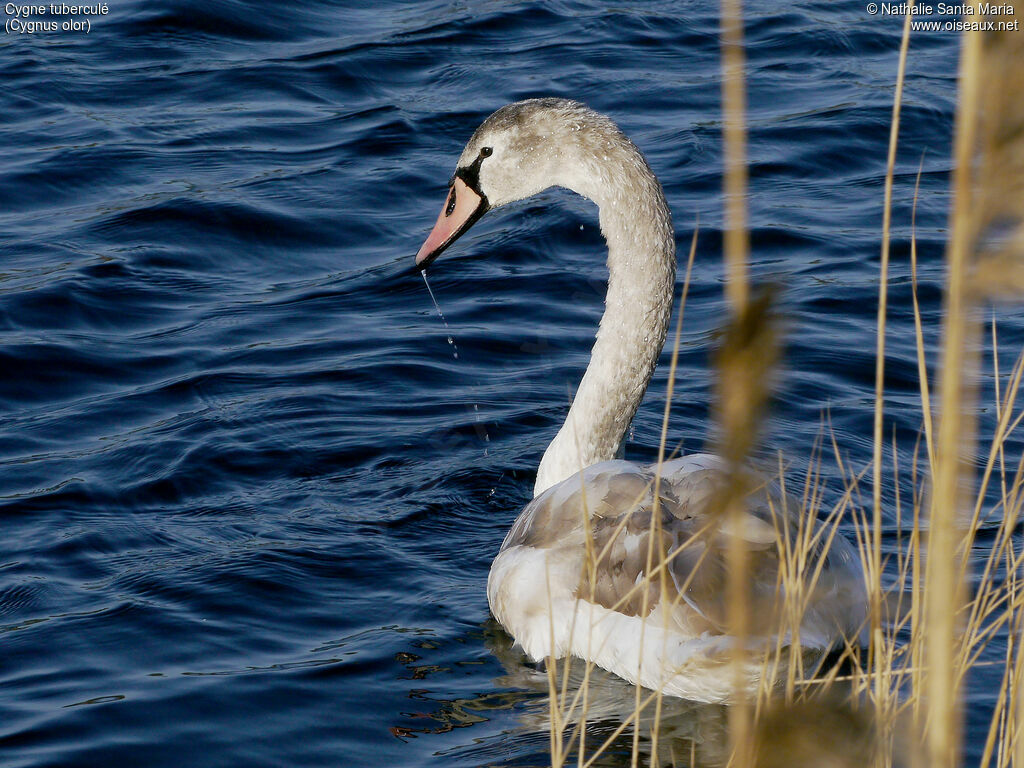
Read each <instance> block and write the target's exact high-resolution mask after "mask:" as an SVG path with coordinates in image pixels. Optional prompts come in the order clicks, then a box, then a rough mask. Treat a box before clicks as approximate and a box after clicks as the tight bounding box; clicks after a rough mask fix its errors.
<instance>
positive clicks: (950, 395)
mask: <svg viewBox="0 0 1024 768" xmlns="http://www.w3.org/2000/svg"><path fill="white" fill-rule="evenodd" d="M980 49H981V38H980V33H978V32H967V33H965V35H964V40H963V48H962V51H961V58H960V101H959V107H958V109H957V114H956V127H955V138H954V168H955V170H954V176H953V187H954V202H953V209H952V212H951V215H950V221H951V227H950V230H951V231H950V238H949V245H948V249H947V265H948V274H947V284H946V298H945V317H944V322H943V347H942V365H941V370H940V375H939V380H940V384H939V391H940V400H941V406H940V421H939V429H938V435H937V440H936V444H935V460H936V466H935V474H934V478H933V481H932V498H931V503H930V505H929V516H928V521H929V527H928V549H927V558H926V561H925V590H924V591H925V626H926V629H925V632H926V635H925V663H926V665H927V666H926V672H925V674H924V677H923V684H924V690H925V691H926V696H925V703H926V712H927V719H926V722H925V733H926V743H927V755H928V763H929V765H930V766H931V767H932V768H945V767H947V766H948V767H949V768H952V767H953V766H955V765H957V764H958V763H959V754H960V738H961V733H960V716H959V706H958V691H957V687H956V678H957V673H956V670H955V669H954V668H953V665H952V664H951V663H950V661H951V660H952V659H954V658H955V657H956V656H957V650H958V649H957V645H958V642H957V614H958V609H959V607H960V605H961V603H962V596H963V584H962V582H961V580H960V579H959V578H957V576H958V575H959V574H960V572H961V568H960V562H961V560H960V559H961V558H962V557H964V555H965V553H964V551H963V549H962V547H961V543H962V535H961V532H962V521H961V520H959V519H958V510H959V509H962V508H963V503H964V501H965V496H964V487H963V482H962V481H963V479H964V478H965V477H969V475H968V473H966V472H965V471H964V467H963V464H964V461H965V457H966V456H968V455H970V449H971V447H972V446H973V424H972V420H971V419H970V418H969V417H968V415H967V413H966V410H967V408H968V407H969V400H968V396H967V393H968V386H967V384H966V381H965V379H966V376H965V371H966V370H968V369H972V366H971V362H972V360H971V358H972V355H971V352H970V349H969V346H970V345H971V344H972V343H973V341H974V339H975V334H974V329H973V323H972V322H971V320H970V312H969V306H968V304H969V299H968V296H967V290H968V285H967V283H968V260H969V257H970V248H971V240H972V237H973V232H974V228H973V223H972V221H971V213H972V206H971V201H972V191H973V190H972V187H973V182H974V179H973V173H972V170H973V167H974V154H975V135H976V134H975V127H976V117H977V112H978V82H979V77H980V74H981V73H980V70H979V65H980Z"/></svg>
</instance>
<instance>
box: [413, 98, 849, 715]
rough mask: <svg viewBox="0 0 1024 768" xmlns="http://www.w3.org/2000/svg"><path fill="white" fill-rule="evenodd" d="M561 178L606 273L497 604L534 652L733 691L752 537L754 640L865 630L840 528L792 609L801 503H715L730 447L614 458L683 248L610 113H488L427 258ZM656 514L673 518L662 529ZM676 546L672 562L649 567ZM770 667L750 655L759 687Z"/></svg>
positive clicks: (780, 498)
mask: <svg viewBox="0 0 1024 768" xmlns="http://www.w3.org/2000/svg"><path fill="white" fill-rule="evenodd" d="M553 186H559V187H566V188H568V189H570V190H572V191H574V192H576V193H578V194H580V195H583V196H584V197H587V198H589V199H590V200H592V201H593V202H595V203H596V204H597V206H598V209H599V217H600V225H601V231H602V233H603V234H604V236H605V240H606V242H607V247H608V290H607V297H606V301H605V311H604V314H603V316H602V318H601V322H600V327H599V329H598V332H597V337H596V340H595V342H594V345H593V349H592V352H591V357H590V363H589V365H588V367H587V370H586V372H585V374H584V375H583V379H582V380H581V381H580V384H579V387H578V389H577V391H576V395H575V397H574V399H573V402H572V405H571V407H570V408H569V413H568V415H567V417H566V420H565V423H564V424H563V425H562V427H561V429H559V430H558V433H557V434H556V435H555V437H554V439H553V440H552V441H551V443H550V445H548V447H547V450H546V451H545V452H544V455H543V458H542V459H541V462H540V466H539V467H538V469H537V480H536V484H535V486H534V498H533V500H532V501H531V502H530V503H529V504H528V505H527V506H526V508H525V509H524V510H523V511H522V513H521V514H520V515H519V517H518V518H517V519H516V521H515V523H514V524H513V525H512V528H511V529H510V530H509V532H508V535H507V536H506V537H505V540H504V542H503V543H502V545H501V549H500V551H499V553H498V555H497V556H496V557H495V559H494V562H493V564H492V565H491V570H490V574H489V576H488V579H487V599H488V603H489V605H490V608H491V611H492V613H493V614H494V616H495V618H496V619H497V620H498V621H499V622H500V623H501V625H502V626H503V627H504V628H505V629H506V630H507V631H508V633H509V634H510V635H511V636H512V637H513V639H514V640H515V641H516V643H517V644H518V645H520V646H521V647H522V649H523V650H524V651H525V652H526V654H527V655H528V656H529V657H531V658H532V659H533V660H534V661H538V662H539V661H541V660H543V659H546V658H549V657H551V658H554V659H560V658H563V657H566V656H575V657H578V658H581V659H584V660H586V661H589V662H593V663H594V664H597V665H598V666H600V667H603V668H604V669H607V670H609V671H610V672H613V673H614V674H616V675H618V676H620V677H622V678H624V679H626V680H628V681H629V682H632V683H637V684H640V685H642V686H645V687H647V688H651V689H659V688H660V689H661V690H662V691H663V692H664V693H667V694H670V695H674V696H679V697H682V698H686V699H691V700H695V701H702V702H729V701H730V700H732V699H733V695H734V693H735V679H734V676H733V675H732V674H731V673H730V671H729V667H728V661H729V659H730V658H731V657H732V650H731V649H732V648H733V646H734V644H735V639H734V638H732V637H730V636H729V634H728V627H727V625H728V621H727V617H726V614H727V604H726V597H725V592H726V582H727V576H726V574H727V556H726V550H727V548H728V541H729V539H730V538H731V537H737V536H738V537H740V539H741V540H742V542H743V546H744V548H745V549H746V551H747V558H748V563H749V565H748V574H749V576H750V578H751V585H750V595H751V603H750V610H751V614H752V615H751V621H750V624H751V633H750V636H749V637H748V643H749V644H750V646H751V647H757V648H762V649H773V648H777V647H778V648H781V647H790V649H791V650H793V648H795V649H796V650H798V651H799V653H800V654H804V653H805V652H817V653H818V654H819V655H820V654H821V653H823V652H825V651H827V650H829V649H830V648H833V647H835V646H836V645H840V644H842V643H843V642H844V641H851V642H854V641H855V640H851V639H853V638H856V637H857V635H858V634H859V633H860V632H861V630H862V626H863V624H864V620H865V613H866V609H865V599H864V597H863V594H862V593H863V592H864V588H863V576H862V573H861V571H860V567H859V561H858V559H857V557H856V556H855V553H854V551H853V548H852V546H851V545H850V543H849V542H848V541H847V540H846V539H844V538H843V537H842V535H836V536H835V537H834V538H831V540H829V537H827V536H823V537H821V538H819V539H817V540H816V542H815V543H814V544H813V546H811V547H810V549H811V552H810V553H809V554H810V557H809V564H808V566H807V571H808V572H811V571H813V572H815V576H814V579H813V583H812V582H811V580H810V577H809V576H808V582H807V583H806V584H805V588H806V589H808V590H809V591H810V593H811V594H810V597H808V598H807V599H806V601H805V606H804V610H803V612H802V616H801V617H800V618H799V619H798V621H796V622H794V621H792V620H790V621H789V623H788V624H787V623H785V622H784V621H782V619H781V618H780V616H779V615H778V614H779V613H780V609H779V603H780V598H779V593H780V591H781V587H780V586H779V584H780V582H779V572H780V568H781V567H782V566H781V565H780V558H781V554H780V553H781V552H782V547H781V546H780V541H781V538H783V537H785V536H788V537H789V539H790V541H791V543H792V538H793V536H794V535H795V534H794V533H793V531H795V530H796V529H797V527H798V526H797V522H796V517H795V513H796V511H797V510H798V509H799V508H800V504H799V502H796V501H794V500H792V499H787V498H786V497H785V496H784V494H781V493H780V492H779V490H778V489H777V488H775V487H773V486H770V485H768V484H764V485H763V486H762V487H761V488H759V490H757V491H755V492H753V493H752V494H751V495H750V496H749V497H748V498H747V499H746V506H745V510H746V511H745V515H744V517H743V523H742V525H740V526H738V529H737V526H736V525H735V524H733V525H731V526H730V525H727V524H726V522H725V521H724V519H723V518H722V517H721V516H720V515H716V514H715V512H714V510H713V507H715V504H716V502H715V501H714V498H715V494H716V492H717V491H718V490H719V489H720V488H721V486H722V484H723V483H724V482H726V481H727V478H728V477H729V475H728V473H727V468H726V465H725V462H724V461H723V460H722V459H721V458H719V457H717V456H714V455H711V454H693V455H688V456H683V457H680V458H677V459H673V460H671V461H666V462H663V463H662V464H661V466H660V467H659V466H656V465H652V466H640V465H637V464H634V463H631V462H627V461H622V460H619V459H616V456H617V454H618V452H619V448H620V445H621V444H622V441H623V437H624V435H625V433H626V430H627V429H628V427H629V424H630V423H631V421H632V420H633V417H634V415H635V414H636V412H637V409H638V407H639V405H640V401H641V399H642V398H643V395H644V392H645V390H646V388H647V385H648V383H649V382H650V380H651V377H652V375H653V373H654V368H655V365H656V363H657V360H658V356H659V354H660V352H661V349H662V346H663V345H664V342H665V337H666V334H667V331H668V324H669V316H670V314H671V311H672V301H673V289H674V284H675V274H676V257H675V239H674V231H673V228H672V219H671V216H670V214H669V209H668V204H667V202H666V200H665V195H664V192H663V191H662V188H661V184H660V183H659V182H658V180H657V178H656V177H655V175H654V173H653V172H652V171H651V169H650V166H649V165H648V164H647V161H646V160H645V159H644V156H643V155H642V154H641V152H640V150H639V149H637V147H636V146H635V145H634V144H633V142H631V141H630V140H629V139H628V138H627V137H626V136H625V135H624V134H623V133H622V132H621V131H620V130H619V129H618V127H617V126H616V125H615V124H614V123H613V122H612V120H611V119H610V118H608V117H606V116H604V115H602V114H600V113H598V112H595V111H594V110H592V109H590V108H588V107H587V106H585V105H583V104H581V103H579V102H575V101H569V100H564V99H554V98H545V99H530V100H527V101H520V102H517V103H514V104H509V105H507V106H504V107H502V108H501V109H499V110H498V111H496V112H495V113H494V114H492V115H491V116H490V117H488V118H487V119H486V120H485V121H484V122H483V123H482V124H481V125H480V127H479V128H478V129H477V130H476V132H475V133H474V134H473V136H472V138H470V140H469V143H468V144H467V145H466V147H465V149H464V150H463V152H462V155H461V156H460V158H459V161H458V164H457V167H456V170H455V174H454V176H452V179H451V181H450V182H449V188H450V191H449V193H448V196H447V198H446V200H445V203H444V205H443V207H442V209H441V212H440V214H439V215H438V217H437V221H436V223H435V224H434V227H433V229H432V230H431V232H430V233H429V235H428V236H427V239H426V240H425V242H424V243H423V245H422V247H421V248H420V250H419V252H418V253H417V254H416V265H417V266H418V268H419V269H420V270H425V269H426V268H427V266H428V265H430V264H431V263H432V262H433V261H434V260H435V259H436V258H437V257H438V256H439V255H440V254H441V253H442V252H443V251H445V250H446V249H447V248H448V247H449V246H451V245H452V243H454V242H455V241H456V240H457V239H458V238H459V237H460V236H461V235H463V234H464V233H465V232H466V231H467V230H468V229H469V228H470V227H471V226H472V225H473V224H474V223H475V222H476V221H477V220H478V219H479V218H480V217H481V216H483V215H484V214H485V213H486V212H487V211H488V210H490V209H491V208H498V207H500V206H502V205H505V204H507V203H511V202H513V201H515V200H521V199H523V198H527V197H530V196H531V195H534V194H536V193H538V192H541V191H542V190H544V189H547V188H548V187H553ZM659 474H660V482H659V483H657V484H656V483H655V482H654V480H655V476H656V475H659ZM655 492H657V496H658V498H657V503H655V498H654V494H655ZM655 513H656V514H657V515H658V519H657V521H660V526H657V525H655V526H654V528H655V533H654V534H652V516H653V515H654V514H655ZM784 517H785V518H786V519H785V520H783V519H782V518H784ZM657 521H655V522H657ZM784 531H788V532H789V533H782V534H781V536H780V533H781V532H784ZM652 536H653V537H654V538H655V540H654V541H653V542H652ZM659 538H660V541H659V540H658V539H659ZM649 548H650V551H652V552H654V560H653V561H652V560H650V559H649V557H650V556H649V554H648V552H649ZM662 560H664V561H665V562H666V563H667V567H666V568H665V569H664V570H665V571H666V572H667V574H666V575H667V578H666V579H664V580H662V579H661V576H660V575H658V576H654V577H653V578H651V577H649V576H647V573H648V571H650V570H652V569H651V567H650V563H651V562H654V563H658V562H661V561H662ZM816 564H817V565H816ZM794 623H796V624H798V625H799V633H798V637H797V636H796V633H795V632H794V631H793V629H792V627H793V625H794ZM787 627H789V628H788V629H787ZM790 658H793V657H792V654H790ZM761 668H762V665H761V664H760V663H759V662H754V661H751V662H750V663H749V664H748V665H747V668H746V669H745V672H744V679H745V680H746V681H747V682H746V684H747V686H748V692H752V691H754V690H756V686H757V684H758V681H759V676H760V673H761Z"/></svg>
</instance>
